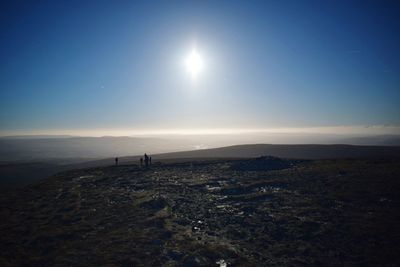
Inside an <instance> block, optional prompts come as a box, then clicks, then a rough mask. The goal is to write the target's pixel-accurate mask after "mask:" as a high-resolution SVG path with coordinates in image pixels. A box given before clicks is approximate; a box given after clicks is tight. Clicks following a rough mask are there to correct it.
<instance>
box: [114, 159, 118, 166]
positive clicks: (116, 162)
mask: <svg viewBox="0 0 400 267" xmlns="http://www.w3.org/2000/svg"><path fill="white" fill-rule="evenodd" d="M117 165H118V158H115V166H117Z"/></svg>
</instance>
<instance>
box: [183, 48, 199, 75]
mask: <svg viewBox="0 0 400 267" xmlns="http://www.w3.org/2000/svg"><path fill="white" fill-rule="evenodd" d="M185 65H186V69H187V71H188V72H189V73H190V75H191V76H192V78H196V77H197V75H198V74H199V72H200V71H201V70H202V69H203V60H202V59H201V57H200V55H199V53H198V52H197V50H196V49H193V50H192V52H191V53H190V54H189V55H188V57H187V58H186V60H185Z"/></svg>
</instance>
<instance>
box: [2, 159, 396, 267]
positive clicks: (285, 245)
mask: <svg viewBox="0 0 400 267" xmlns="http://www.w3.org/2000/svg"><path fill="white" fill-rule="evenodd" d="M399 163H400V161H399V160H366V159H364V160H356V159H353V160H317V161H299V160H297V161H289V160H279V159H274V158H260V159H252V160H240V159H238V160H210V161H191V162H177V163H163V164H155V165H153V166H152V167H151V168H149V169H145V168H140V167H139V166H132V165H125V166H124V165H123V166H113V167H99V168H92V169H85V170H75V171H68V172H64V173H60V174H58V175H56V176H54V177H52V178H50V179H46V180H43V181H41V182H40V183H38V184H35V185H32V186H29V187H26V188H24V189H21V190H17V191H13V192H7V193H4V194H2V195H1V198H0V216H1V218H3V219H2V220H1V221H0V234H1V248H0V265H1V266H54V265H58V266H95V265H101V266H104V265H108V266H160V265H161V266H202V265H207V266H218V265H217V262H218V263H219V264H221V265H223V263H227V264H228V266H230V265H233V266H265V265H267V266H269V265H279V266H281V265H305V266H310V265H311V266H338V265H339V266H342V265H347V266H349V265H350V266H352V265H357V266H360V265H363V266H396V265H399V264H400V256H399V255H400V254H399V252H400V249H399V248H400V226H399V225H398V222H399V219H400V218H399V217H400V216H399V214H400V212H399V207H400V195H399V194H398V192H399V190H400V180H399V178H400V164H399Z"/></svg>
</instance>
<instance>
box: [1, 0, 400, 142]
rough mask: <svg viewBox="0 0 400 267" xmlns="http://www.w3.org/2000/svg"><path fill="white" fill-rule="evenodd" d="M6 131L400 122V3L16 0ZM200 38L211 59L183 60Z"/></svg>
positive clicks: (4, 38) (8, 23) (4, 13)
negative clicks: (196, 66)
mask: <svg viewBox="0 0 400 267" xmlns="http://www.w3.org/2000/svg"><path fill="white" fill-rule="evenodd" d="M0 10H1V11H0V39H1V40H0V58H1V62H0V132H2V133H14V132H15V133H21V134H23V133H30V132H32V131H36V132H41V133H48V132H51V131H54V130H58V131H61V132H62V131H68V130H77V131H79V130H90V129H93V130H95V129H152V130H158V129H211V128H238V129H264V128H279V127H284V128H290V127H295V128H298V127H328V126H360V125H361V126H362V125H390V126H399V125H400V105H399V103H400V52H399V47H400V35H399V32H400V20H399V19H398V16H397V15H398V14H400V7H399V5H398V4H396V2H395V1H393V2H387V1H332V2H330V1H260V2H256V1H226V2H224V1H198V2H194V1H193V2H192V1H160V2H157V1H143V2H138V1H65V2H64V1H9V2H8V3H7V2H2V4H1V7H0ZM193 46H196V49H197V50H198V52H199V54H200V55H201V57H202V59H203V61H204V68H203V70H202V71H201V73H199V75H198V78H197V79H196V82H195V83H193V81H191V79H190V77H189V75H188V73H187V71H186V69H185V67H184V65H183V61H184V60H185V57H186V56H187V55H188V54H189V53H190V52H191V50H192V48H193Z"/></svg>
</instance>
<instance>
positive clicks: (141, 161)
mask: <svg viewBox="0 0 400 267" xmlns="http://www.w3.org/2000/svg"><path fill="white" fill-rule="evenodd" d="M140 166H143V158H140Z"/></svg>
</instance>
